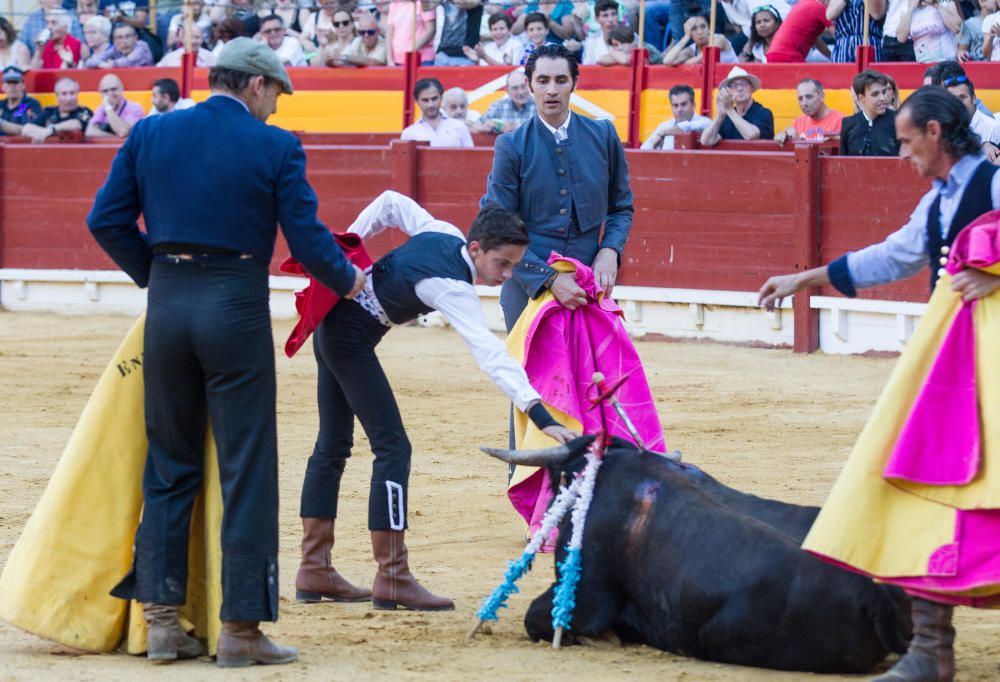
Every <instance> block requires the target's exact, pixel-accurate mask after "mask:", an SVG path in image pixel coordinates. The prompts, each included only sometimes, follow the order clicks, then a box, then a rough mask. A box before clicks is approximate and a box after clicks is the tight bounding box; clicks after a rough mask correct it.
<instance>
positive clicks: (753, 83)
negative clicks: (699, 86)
mask: <svg viewBox="0 0 1000 682" xmlns="http://www.w3.org/2000/svg"><path fill="white" fill-rule="evenodd" d="M737 78H744V79H746V80H747V81H749V83H750V87H751V88H753V91H754V92H756V91H758V90H760V79H759V78H757V76H755V75H753V74H752V73H747V71H746V69H744V68H742V67H740V66H734V67H733V68H732V70H731V71H730V72H729V75H728V76H726V79H725V80H724V81H722V82H721V83H719V87H720V88H724V87H726V86H728V85H729V83H730V82H731V81H734V80H736V79H737Z"/></svg>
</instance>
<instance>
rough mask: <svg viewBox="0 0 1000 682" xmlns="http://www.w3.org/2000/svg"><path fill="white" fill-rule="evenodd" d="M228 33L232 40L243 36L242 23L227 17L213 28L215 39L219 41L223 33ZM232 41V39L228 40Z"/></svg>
mask: <svg viewBox="0 0 1000 682" xmlns="http://www.w3.org/2000/svg"><path fill="white" fill-rule="evenodd" d="M224 31H225V32H226V33H229V34H230V35H231V36H232V37H233V38H239V37H240V36H242V35H243V22H242V21H240V20H239V19H236V18H233V17H227V18H226V19H223V20H222V21H220V22H219V24H218V26H216V27H215V39H216V40H219V39H220V36H221V34H222V33H223V32H224ZM230 40H232V38H230Z"/></svg>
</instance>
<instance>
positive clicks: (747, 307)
mask: <svg viewBox="0 0 1000 682" xmlns="http://www.w3.org/2000/svg"><path fill="white" fill-rule="evenodd" d="M304 282H305V280H304V279H303V278H301V277H271V314H272V315H273V316H274V317H275V318H282V319H287V318H291V317H294V316H295V305H294V296H293V294H294V292H295V291H296V290H297V289H299V288H301V287H302V286H303V284H304ZM476 291H477V293H478V294H479V295H480V297H481V298H482V301H483V312H484V313H485V315H486V319H487V322H488V323H489V325H490V327H491V328H492V329H494V330H496V331H503V328H504V325H503V314H502V313H501V311H500V305H499V297H500V288H499V287H486V286H477V287H476ZM614 293H615V299H616V300H617V301H618V303H619V305H621V307H622V309H623V310H624V311H625V318H626V323H627V325H628V328H629V332H630V333H631V334H632V335H633V336H635V337H640V338H641V337H643V336H647V335H653V336H665V337H670V338H681V339H705V340H712V341H719V342H725V343H747V344H755V345H763V346H776V347H790V346H791V345H792V341H793V336H792V333H793V314H792V310H791V308H792V305H791V300H786V301H785V302H784V303H783V305H782V308H781V309H780V310H777V311H776V312H774V313H766V312H763V311H762V310H760V309H759V308H758V307H757V306H756V297H757V295H756V292H744V291H708V290H702V289H661V288H655V287H630V286H621V287H616V288H615V292H614ZM811 306H812V307H813V308H818V309H819V310H820V348H821V350H823V351H824V352H827V353H838V354H850V353H864V352H868V351H899V350H902V348H903V346H904V345H905V343H906V341H907V340H908V339H909V338H910V334H912V332H913V328H914V327H915V325H916V323H917V320H918V319H919V318H920V316H921V315H923V313H924V310H925V309H926V305H925V304H921V303H898V302H894V301H859V300H852V299H846V298H836V297H824V296H814V297H813V298H812V300H811ZM0 307H3V308H5V309H7V310H12V311H38V312H42V311H44V312H57V313H64V314H80V315H93V314H125V315H138V314H139V313H140V312H142V311H143V310H144V309H145V307H146V292H145V290H142V289H139V288H138V287H136V286H135V285H134V284H132V282H131V280H130V279H129V278H128V277H127V276H126V275H125V274H124V273H122V272H119V271H107V270H21V269H0ZM421 323H422V324H425V325H441V324H444V322H443V319H442V318H441V316H440V314H437V313H435V314H431V315H427V316H425V317H424V318H422V319H421Z"/></svg>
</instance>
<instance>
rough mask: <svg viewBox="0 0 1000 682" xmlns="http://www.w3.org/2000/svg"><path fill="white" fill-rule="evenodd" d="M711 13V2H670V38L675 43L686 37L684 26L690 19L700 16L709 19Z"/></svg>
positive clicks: (689, 0) (683, 0)
mask: <svg viewBox="0 0 1000 682" xmlns="http://www.w3.org/2000/svg"><path fill="white" fill-rule="evenodd" d="M710 11H711V0H680V1H679V2H675V1H674V0H671V2H670V37H671V38H672V39H673V41H674V42H675V43H677V42H680V40H681V39H682V38H683V37H684V26H685V25H686V24H687V19H688V17H691V16H694V15H697V14H700V15H702V16H705V17H707V16H708V15H709V12H710Z"/></svg>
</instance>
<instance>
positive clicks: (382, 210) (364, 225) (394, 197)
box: [347, 190, 465, 241]
mask: <svg viewBox="0 0 1000 682" xmlns="http://www.w3.org/2000/svg"><path fill="white" fill-rule="evenodd" d="M390 227H392V228H396V229H398V230H402V231H403V232H405V233H406V235H407V236H409V237H412V236H413V235H416V234H420V233H421V232H445V233H447V234H451V235H454V236H456V237H458V238H460V239H462V240H463V241H464V240H465V236H464V235H463V234H462V231H461V230H459V229H458V228H457V227H455V226H454V225H452V224H451V223H446V222H444V221H443V220H437V219H435V218H434V216H432V215H431V214H430V213H428V212H427V211H426V210H425V209H424V208H423V207H422V206H421V205H420V204H418V203H417V202H415V201H414V200H413V199H411V198H410V197H408V196H405V195H403V194H400V193H399V192H394V191H392V190H386V191H384V192H382V193H381V194H380V195H378V197H377V198H376V199H375V201H373V202H372V203H370V204H368V206H366V207H365V210H363V211H361V213H360V215H358V217H357V219H356V220H355V221H354V222H353V223H352V224H351V226H350V227H349V228H348V229H347V231H348V232H351V233H352V234H356V235H358V236H360V237H361V238H362V239H364V240H368V239H370V238H372V237H374V236H375V235H377V234H380V233H381V232H383V231H384V230H386V229H387V228H390Z"/></svg>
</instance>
